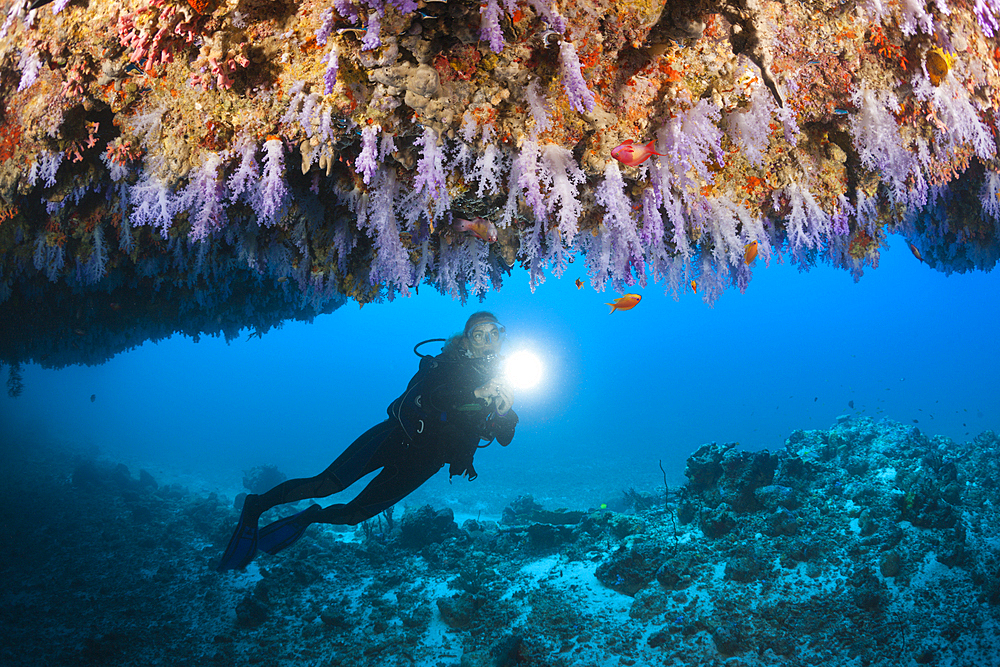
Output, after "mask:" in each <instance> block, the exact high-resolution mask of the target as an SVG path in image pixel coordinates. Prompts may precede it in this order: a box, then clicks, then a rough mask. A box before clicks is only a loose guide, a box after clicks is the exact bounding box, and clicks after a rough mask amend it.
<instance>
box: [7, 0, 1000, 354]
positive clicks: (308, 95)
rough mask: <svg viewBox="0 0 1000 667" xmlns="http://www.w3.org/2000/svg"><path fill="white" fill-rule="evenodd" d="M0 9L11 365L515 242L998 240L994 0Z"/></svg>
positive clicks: (800, 248) (279, 304)
mask: <svg viewBox="0 0 1000 667" xmlns="http://www.w3.org/2000/svg"><path fill="white" fill-rule="evenodd" d="M3 8H4V11H3V15H2V16H0V21H2V27H0V95H2V98H3V104H2V105H0V321H2V322H7V323H8V324H2V323H0V339H2V342H0V360H2V361H6V362H8V363H15V362H18V361H23V360H31V361H36V362H39V363H43V364H47V365H61V364H64V363H72V362H85V363H97V362H100V361H103V360H104V359H105V358H107V357H108V356H110V355H111V354H114V353H115V352H116V351H119V350H121V349H125V348H127V347H129V346H131V345H135V344H138V343H140V342H142V341H143V340H145V339H149V338H154V339H155V338H158V337H162V336H165V335H169V334H170V333H172V332H174V331H177V330H179V331H183V332H185V333H188V334H190V335H195V336H197V335H199V334H203V333H207V334H218V333H223V334H225V335H226V336H230V337H231V336H235V335H237V332H238V331H239V330H240V328H242V327H248V326H249V327H252V328H253V329H255V330H256V331H257V332H260V331H266V330H267V329H268V328H270V327H272V326H276V325H278V324H280V322H281V321H282V320H284V319H288V318H306V319H308V318H310V317H312V316H314V315H315V314H316V313H319V312H328V311H330V310H332V309H334V308H336V307H338V306H339V305H341V304H343V303H344V302H345V301H346V300H348V299H350V300H355V301H357V302H359V303H361V304H364V303H367V302H370V301H373V300H380V299H385V298H389V299H391V298H393V297H394V296H396V295H400V294H401V295H410V294H413V293H415V292H416V291H417V290H418V288H419V287H420V286H421V285H423V284H425V283H427V284H429V285H432V286H434V287H435V288H437V289H439V290H441V291H442V292H445V293H448V294H451V295H453V296H455V297H457V298H460V299H462V300H464V299H466V298H468V296H470V295H472V296H481V295H482V294H483V293H484V292H485V291H486V290H488V289H491V288H493V289H496V288H499V287H500V283H501V279H502V277H503V276H504V274H505V272H507V271H509V268H510V267H511V266H513V265H514V264H515V263H520V264H521V265H523V266H525V267H526V268H527V269H528V275H529V280H530V281H531V284H532V286H533V287H534V286H535V285H537V284H538V283H540V282H542V281H543V280H545V278H546V275H547V274H552V275H554V276H561V275H562V274H564V273H566V272H567V271H570V270H571V265H572V264H574V262H575V261H576V263H577V266H576V267H573V269H572V272H573V273H577V274H579V275H582V274H584V273H586V274H587V276H589V282H590V285H591V286H592V287H593V288H595V289H597V290H604V289H614V290H623V289H625V288H627V287H629V286H631V285H634V284H636V283H638V284H640V285H646V284H647V281H650V280H652V281H653V282H658V283H660V284H661V286H662V287H663V288H664V289H665V290H666V291H667V292H668V293H672V294H674V295H675V296H676V297H678V298H679V297H681V296H682V295H685V294H687V295H688V296H689V297H691V298H702V299H704V300H705V301H706V302H707V303H709V304H711V303H712V302H714V300H715V299H717V298H718V297H719V296H720V295H721V294H722V293H723V292H724V291H725V290H727V289H728V288H729V287H732V286H735V287H737V288H738V289H739V290H740V291H742V290H744V289H746V288H747V286H748V284H749V281H750V279H751V277H752V274H753V271H754V269H755V268H757V267H759V266H763V265H767V264H768V263H770V262H771V261H772V260H775V259H779V258H783V259H784V261H791V262H793V263H795V264H797V265H799V266H801V267H803V268H808V267H809V266H811V265H813V264H815V263H816V262H818V261H822V262H826V263H829V264H831V265H834V266H836V267H841V268H843V269H846V270H847V271H850V272H851V273H852V274H853V275H854V276H855V277H860V276H861V274H862V272H863V271H864V270H865V268H867V267H869V266H870V267H875V266H877V264H878V259H879V252H880V248H881V247H883V246H884V244H885V240H886V236H887V234H889V233H892V232H895V233H899V234H902V235H903V236H904V237H905V239H906V240H907V241H908V242H910V243H912V244H913V245H914V247H915V248H916V251H918V252H919V253H920V254H921V256H922V258H923V260H924V261H926V262H927V264H928V265H929V266H931V267H933V268H935V269H938V270H941V271H945V272H951V271H966V270H972V269H979V270H989V269H990V268H992V267H993V265H994V264H995V263H996V261H997V257H998V254H1000V246H998V243H997V238H998V231H1000V200H998V197H1000V176H998V171H1000V162H998V158H997V136H998V129H1000V128H998V122H1000V111H998V108H1000V107H998V105H1000V70H998V67H1000V47H998V46H997V44H998V42H997V31H998V30H1000V3H998V2H997V0H975V1H972V0H936V1H935V2H928V3H921V2H909V1H900V2H897V0H865V1H861V2H855V1H854V0H848V1H847V2H832V1H831V2H821V3H820V4H816V3H811V4H808V5H805V4H796V3H779V2H767V1H763V0H760V1H756V0H755V1H751V0H735V1H733V2H728V1H727V2H723V1H722V0H698V1H697V2H695V1H693V0H692V1H689V2H688V1H684V2H678V3H675V2H671V3H668V4H667V5H666V6H664V5H662V4H659V3H657V2H651V1H648V0H642V1H621V0H614V1H612V0H486V2H485V3H483V4H480V3H478V2H443V1H434V2H432V1H424V0H419V1H415V0H334V1H333V2H332V3H331V2H319V1H313V0H303V1H302V2H297V3H291V2H285V1H284V0H267V1H265V0H228V1H224V0H132V1H126V2H106V1H104V0H90V1H89V2H86V3H85V2H80V1H78V0H69V1H66V0H61V1H59V2H53V3H50V4H46V5H43V6H41V7H40V8H37V9H33V10H32V9H30V3H29V2H27V0H13V1H10V0H8V1H7V2H5V3H4V4H3ZM627 140H632V141H634V142H635V143H636V144H642V145H646V144H648V143H649V142H650V141H652V142H653V143H652V145H651V149H652V150H653V151H655V152H656V153H658V154H660V155H653V156H652V157H651V158H650V159H648V160H645V161H643V162H642V163H641V164H637V165H635V166H629V165H627V164H625V163H619V162H618V161H617V160H616V159H614V158H612V156H611V151H612V149H614V148H615V147H616V146H619V145H621V144H622V143H623V142H625V141H627ZM476 217H479V218H483V219H486V220H488V221H490V222H491V223H493V224H495V226H496V228H497V229H498V234H497V239H496V240H495V241H493V242H490V241H489V240H488V239H486V240H484V239H482V238H479V237H477V236H475V235H472V234H468V233H463V232H461V231H458V228H456V227H455V226H453V225H452V224H451V223H452V221H453V220H454V219H459V218H460V219H464V220H472V219H474V218H476ZM754 241H755V242H756V243H757V248H758V251H759V257H758V259H757V261H756V262H755V263H751V264H748V263H747V262H745V261H744V256H745V253H744V248H745V247H746V246H747V245H748V244H750V243H752V242H754ZM693 282H694V283H696V284H697V286H698V292H697V295H694V294H692V287H690V286H691V285H692V283H693ZM11 322H19V325H20V326H19V327H18V328H16V329H15V328H14V326H13V325H12V324H10V323H11ZM25 322H27V323H29V326H27V327H25ZM26 328H27V329H28V330H29V331H27V333H25V329H26Z"/></svg>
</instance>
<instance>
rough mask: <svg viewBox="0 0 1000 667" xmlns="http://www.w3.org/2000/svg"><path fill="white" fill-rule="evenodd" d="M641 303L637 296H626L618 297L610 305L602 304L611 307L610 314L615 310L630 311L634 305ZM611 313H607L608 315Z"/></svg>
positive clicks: (640, 298) (639, 297)
mask: <svg viewBox="0 0 1000 667" xmlns="http://www.w3.org/2000/svg"><path fill="white" fill-rule="evenodd" d="M640 301H642V297H641V296H639V295H638V294H626V295H625V296H620V297H618V298H617V299H615V300H614V301H612V302H611V303H606V304H604V305H605V306H611V313H613V312H615V311H616V310H632V309H633V308H635V305H636V304H637V303H639V302H640ZM611 313H608V314H609V315H610V314H611Z"/></svg>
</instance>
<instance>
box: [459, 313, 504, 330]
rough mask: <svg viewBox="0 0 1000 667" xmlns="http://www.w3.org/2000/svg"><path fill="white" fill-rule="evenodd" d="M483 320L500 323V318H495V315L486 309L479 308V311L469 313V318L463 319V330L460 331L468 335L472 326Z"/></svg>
mask: <svg viewBox="0 0 1000 667" xmlns="http://www.w3.org/2000/svg"><path fill="white" fill-rule="evenodd" d="M483 322H494V323H495V324H497V325H499V324H500V320H498V319H497V316H496V315H494V314H493V313H491V312H490V311H488V310H480V311H479V312H476V313H472V314H471V315H469V319H467V320H466V321H465V330H464V331H463V332H462V335H464V336H468V335H469V332H471V331H472V328H473V327H475V326H476V325H477V324H482V323H483Z"/></svg>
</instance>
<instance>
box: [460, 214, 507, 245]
mask: <svg viewBox="0 0 1000 667" xmlns="http://www.w3.org/2000/svg"><path fill="white" fill-rule="evenodd" d="M451 228H452V229H454V230H455V231H456V232H468V233H469V234H472V235H473V236H475V237H476V238H477V239H480V240H482V241H486V242H487V243H494V242H496V240H497V226H496V225H494V224H493V222H492V221H491V220H487V219H486V218H473V219H472V220H466V219H464V218H455V219H454V220H453V221H452V223H451Z"/></svg>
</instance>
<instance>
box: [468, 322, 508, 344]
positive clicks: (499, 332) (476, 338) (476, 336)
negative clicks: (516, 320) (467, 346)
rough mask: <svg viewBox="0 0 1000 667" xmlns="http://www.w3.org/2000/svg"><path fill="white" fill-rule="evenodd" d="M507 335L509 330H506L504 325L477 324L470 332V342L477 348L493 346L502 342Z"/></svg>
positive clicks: (491, 323)
mask: <svg viewBox="0 0 1000 667" xmlns="http://www.w3.org/2000/svg"><path fill="white" fill-rule="evenodd" d="M506 333H507V330H506V329H504V327H503V325H502V324H495V323H493V322H484V323H483V324H477V325H476V326H475V327H474V328H473V329H472V331H470V332H469V340H471V341H472V342H473V344H474V345H476V346H486V345H493V344H496V343H499V342H500V341H502V340H503V338H504V336H505V335H506Z"/></svg>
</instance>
